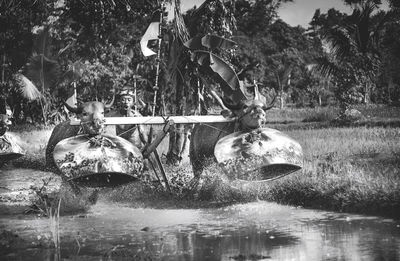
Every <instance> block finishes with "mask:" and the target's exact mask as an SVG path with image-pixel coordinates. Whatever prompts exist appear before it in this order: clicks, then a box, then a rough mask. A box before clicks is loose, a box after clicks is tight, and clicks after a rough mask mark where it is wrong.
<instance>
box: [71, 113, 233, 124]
mask: <svg viewBox="0 0 400 261" xmlns="http://www.w3.org/2000/svg"><path fill="white" fill-rule="evenodd" d="M168 120H172V121H174V122H175V124H195V123H217V122H234V121H235V118H225V117H224V116H222V115H194V116H170V117H168ZM165 122H166V119H165V118H164V117H161V116H155V117H151V116H147V117H106V118H105V122H104V124H106V125H125V124H126V125H130V124H143V125H153V124H165ZM79 124H80V120H71V125H79Z"/></svg>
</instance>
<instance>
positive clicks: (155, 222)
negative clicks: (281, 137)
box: [0, 170, 400, 260]
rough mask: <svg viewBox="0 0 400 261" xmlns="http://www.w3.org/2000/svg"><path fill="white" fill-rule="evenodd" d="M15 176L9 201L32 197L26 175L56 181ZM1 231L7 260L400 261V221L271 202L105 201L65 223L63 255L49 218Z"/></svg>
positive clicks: (12, 220)
mask: <svg viewBox="0 0 400 261" xmlns="http://www.w3.org/2000/svg"><path fill="white" fill-rule="evenodd" d="M25 171H29V170H25ZM16 172H18V173H20V177H21V178H19V179H18V175H14V176H13V177H14V179H15V180H20V183H18V182H16V181H15V182H13V183H10V184H13V185H12V186H11V185H10V184H8V185H7V184H5V182H4V177H6V175H9V174H10V172H7V171H3V172H2V177H3V178H1V180H0V181H2V189H3V192H2V193H1V194H2V195H3V196H4V195H6V193H11V194H9V195H10V196H12V195H13V194H12V193H13V192H14V193H19V192H21V191H25V192H26V193H28V191H26V189H24V188H26V183H24V182H23V180H24V179H23V178H22V177H26V176H27V174H30V177H31V178H30V179H26V180H27V181H28V183H32V182H33V183H35V182H38V179H37V178H39V177H41V176H42V175H51V174H50V173H44V172H36V171H31V172H25V173H22V170H21V171H19V170H18V171H16ZM11 173H15V172H14V171H11ZM35 176H37V178H34V177H35ZM39 183H40V182H39ZM28 194H29V193H28ZM21 195H22V196H24V195H25V194H24V193H22V194H21ZM22 196H21V197H22ZM3 199H4V198H3ZM21 202H22V199H21ZM1 203H2V205H4V202H1ZM0 231H1V234H0V246H1V250H0V260H400V221H396V220H391V219H383V218H379V217H372V216H361V215H350V214H343V213H334V212H326V211H316V210H308V209H302V208H294V207H290V206H282V205H278V204H275V203H269V202H264V201H257V202H252V203H246V204H235V205H231V206H225V207H220V208H202V209H153V208H132V207H130V206H129V205H118V204H115V203H108V202H105V201H100V202H98V203H97V204H96V205H94V206H92V207H91V208H90V210H89V212H88V213H86V214H77V215H68V216H61V217H60V220H59V234H60V242H61V244H60V251H56V250H55V248H54V244H53V241H52V239H53V234H52V232H51V231H52V229H51V222H50V220H49V218H44V217H38V216H36V215H23V214H17V213H11V212H8V211H5V209H3V210H2V212H1V214H0ZM53 232H54V230H53Z"/></svg>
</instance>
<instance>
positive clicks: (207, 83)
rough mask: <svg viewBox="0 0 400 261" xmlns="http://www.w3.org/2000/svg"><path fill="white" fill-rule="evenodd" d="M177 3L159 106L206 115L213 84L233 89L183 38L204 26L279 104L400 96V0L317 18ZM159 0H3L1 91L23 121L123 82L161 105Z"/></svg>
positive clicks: (214, 2)
mask: <svg viewBox="0 0 400 261" xmlns="http://www.w3.org/2000/svg"><path fill="white" fill-rule="evenodd" d="M171 2H172V3H174V4H175V5H176V8H175V9H174V10H173V12H174V20H173V21H167V19H166V13H164V22H163V39H162V45H161V52H160V53H161V56H160V71H159V82H158V86H157V87H158V90H159V92H158V95H157V97H156V108H157V110H156V112H157V114H193V113H206V110H207V108H209V106H210V105H211V104H212V102H213V98H212V96H211V95H210V90H217V91H220V87H224V84H225V81H224V79H221V77H215V70H214V71H212V70H210V67H207V68H206V67H205V66H204V63H203V60H201V62H200V60H199V57H200V56H199V55H198V54H200V53H201V52H199V51H197V53H196V54H197V57H195V56H194V55H193V50H189V49H188V48H187V47H185V45H184V44H185V43H186V42H187V41H188V40H189V39H192V38H193V37H202V36H204V35H207V34H210V35H216V36H220V37H224V38H225V39H231V40H233V41H235V42H236V43H237V45H236V46H235V47H233V46H224V48H210V46H208V48H203V49H202V50H201V51H202V54H204V52H208V55H209V56H210V53H212V55H213V56H212V57H219V58H218V59H221V65H222V64H223V63H226V64H227V65H229V66H231V67H232V68H233V70H234V71H236V72H237V73H238V76H239V78H240V79H243V78H247V79H248V80H250V81H256V82H257V83H258V85H259V87H260V90H261V92H262V93H263V94H264V95H265V96H267V97H269V98H271V97H272V96H275V95H279V97H280V106H281V107H283V106H285V104H287V103H293V104H296V105H298V106H305V105H310V104H311V105H323V104H329V103H331V102H335V101H339V102H340V103H341V104H342V105H344V106H343V107H344V108H345V107H348V105H351V104H354V103H357V102H379V103H382V102H383V103H399V99H400V91H399V81H400V78H399V77H400V76H399V74H398V71H399V68H400V60H399V58H398V57H400V42H399V39H400V29H399V28H400V26H399V23H400V18H399V17H400V15H399V6H398V4H397V2H396V1H389V9H388V10H382V9H381V2H380V1H377V0H375V1H372V0H369V1H356V0H353V1H345V3H346V4H348V5H350V6H351V7H352V8H353V10H354V11H353V13H352V14H345V13H341V12H339V11H337V10H335V9H331V10H329V11H328V12H327V13H321V12H320V11H319V10H316V12H315V15H314V17H313V19H312V21H310V27H309V28H302V27H300V26H297V27H293V26H290V25H288V24H286V23H285V22H284V21H282V20H280V19H279V17H278V15H277V10H278V8H280V6H281V5H283V4H285V2H288V1H280V0H256V1H247V0H238V1H221V0H206V1H205V2H204V3H203V4H202V5H201V6H199V7H195V8H193V9H190V10H188V11H187V12H186V14H184V15H182V14H181V12H180V8H179V5H180V1H178V0H175V1H171ZM171 2H169V1H166V2H165V4H166V5H170V4H172V3H171ZM159 4H160V1H156V0H154V1H133V0H132V1H131V0H124V1H122V0H121V1H107V0H98V1H89V2H86V1H81V0H47V1H33V2H32V1H24V0H19V1H1V3H0V5H1V6H0V12H1V15H0V19H1V20H0V23H1V24H2V25H3V24H4V25H6V26H1V27H0V38H1V39H0V53H1V62H2V78H1V88H0V95H1V100H3V101H4V100H5V99H7V103H8V104H9V105H10V106H11V108H12V109H13V111H14V117H15V118H16V119H17V120H19V121H26V120H32V121H34V122H43V121H44V122H49V121H50V122H57V121H60V120H62V119H64V118H65V112H64V111H63V110H62V106H61V101H62V100H66V99H67V98H68V97H70V96H71V95H72V94H73V93H74V86H75V87H76V91H77V93H78V98H79V100H82V101H85V100H92V99H98V100H107V99H111V96H112V95H113V93H118V91H119V90H121V89H123V88H130V89H133V88H137V91H138V96H139V98H140V99H142V100H143V101H145V102H146V103H147V104H149V105H151V106H149V107H152V105H153V104H152V102H153V99H154V90H155V89H154V86H155V84H156V83H155V75H156V64H157V63H156V59H155V57H154V56H150V57H144V56H143V55H142V53H141V50H140V47H139V42H140V39H141V37H142V36H143V34H144V32H145V30H146V28H147V26H148V25H149V23H150V21H151V18H152V15H153V13H154V11H155V10H157V9H158V8H159V7H160V5H159ZM167 10H169V9H167ZM164 11H165V10H164ZM202 57H204V55H203V56H202ZM210 57H211V56H210ZM201 59H203V58H201ZM316 68H317V69H320V70H316ZM23 76H24V77H26V78H23ZM217 76H218V75H217ZM21 79H25V80H24V81H22V80H21ZM28 81H30V82H31V83H32V84H33V85H34V86H35V87H36V88H37V90H38V91H39V94H35V92H33V91H32V89H29V88H30V87H31V86H32V85H29V84H28V83H29V82H28ZM28 87H29V88H28ZM24 88H25V89H24ZM27 88H28V89H27ZM2 104H3V102H2Z"/></svg>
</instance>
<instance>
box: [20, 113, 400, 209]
mask: <svg viewBox="0 0 400 261" xmlns="http://www.w3.org/2000/svg"><path fill="white" fill-rule="evenodd" d="M358 109H359V110H360V111H362V113H363V115H364V119H363V122H364V123H366V124H354V126H337V125H335V126H331V124H330V123H329V122H330V120H332V119H334V117H335V115H337V114H336V113H337V110H336V109H335V108H315V109H310V108H308V109H286V110H282V111H281V110H271V111H270V112H269V121H270V124H269V125H268V127H272V128H276V129H278V130H281V131H283V132H285V133H286V134H288V135H289V136H291V137H292V138H294V139H295V140H297V141H299V143H300V144H301V145H302V147H303V151H304V168H303V169H302V170H301V171H298V172H296V173H294V174H291V175H289V176H286V177H284V178H281V179H279V180H276V181H272V182H259V183H256V184H237V183H235V184H232V183H229V182H226V180H225V179H224V175H223V174H222V172H221V170H220V169H219V168H218V166H216V164H210V167H209V168H208V169H207V170H206V172H205V175H204V177H203V179H202V185H201V186H199V187H198V189H197V190H196V191H195V192H193V191H190V190H189V188H188V185H187V184H188V181H189V180H190V179H191V175H192V174H191V167H190V164H188V163H187V162H186V163H184V164H183V165H181V166H179V167H174V166H166V170H167V175H168V176H169V179H170V183H171V186H172V189H173V192H174V193H173V194H172V195H171V194H169V193H166V192H165V191H164V190H162V189H160V187H158V186H157V185H154V184H150V183H137V184H129V185H126V186H123V187H120V188H117V189H114V190H110V189H107V190H104V191H103V193H101V195H102V197H103V198H106V199H108V200H112V201H120V202H121V201H124V202H130V203H131V204H134V205H140V206H144V205H146V206H155V207H169V206H170V207H196V206H203V207H204V206H212V205H213V204H217V205H218V204H230V203H232V202H244V201H252V200H256V199H263V200H269V201H275V202H279V203H282V204H290V205H294V206H300V207H307V208H318V209H329V210H335V211H344V212H355V213H365V214H377V215H383V216H391V217H400V128H399V127H393V126H392V124H389V125H385V124H381V123H385V122H391V123H392V122H397V123H399V122H400V109H399V108H395V107H384V106H376V105H375V106H368V107H359V108H358ZM313 121H314V122H313ZM310 122H311V123H310ZM371 122H372V123H380V124H368V123H371ZM288 123H289V124H288ZM318 123H323V124H322V126H323V127H321V125H319V124H318ZM397 126H398V125H397ZM18 132H19V134H20V137H21V139H22V140H24V141H26V144H28V145H29V146H30V147H29V146H28V148H29V149H28V154H27V156H26V157H24V158H23V159H19V160H17V161H16V162H14V164H15V165H18V166H20V167H21V166H23V167H38V168H41V167H42V165H41V164H42V163H43V160H44V148H45V146H43V144H45V142H46V139H47V138H48V137H49V135H50V132H49V130H48V129H44V130H29V131H18ZM30 137H36V139H38V137H41V138H39V140H40V143H41V144H34V143H35V142H33V143H32V144H30V143H29V140H32V138H30ZM32 164H33V166H32ZM35 164H36V165H35Z"/></svg>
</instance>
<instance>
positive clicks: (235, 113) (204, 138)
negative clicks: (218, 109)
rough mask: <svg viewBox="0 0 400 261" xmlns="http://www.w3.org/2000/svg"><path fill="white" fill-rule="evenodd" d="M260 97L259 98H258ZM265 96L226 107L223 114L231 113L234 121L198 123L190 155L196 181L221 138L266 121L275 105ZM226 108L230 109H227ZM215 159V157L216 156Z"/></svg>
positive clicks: (256, 126) (212, 156)
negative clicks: (267, 115) (269, 111)
mask: <svg viewBox="0 0 400 261" xmlns="http://www.w3.org/2000/svg"><path fill="white" fill-rule="evenodd" d="M257 97H258V98H257ZM261 97H262V98H264V97H263V96H259V95H257V96H256V99H254V98H252V99H248V100H242V101H240V102H238V103H237V104H235V105H230V106H229V105H227V104H226V103H224V104H222V103H221V106H224V107H225V110H224V111H223V114H227V113H229V114H230V115H227V116H229V117H234V118H235V121H234V122H228V123H212V124H207V125H201V124H197V125H196V126H195V127H194V128H193V130H192V134H191V139H190V147H189V157H190V162H191V164H192V168H193V174H194V181H196V182H197V181H198V179H199V178H200V175H201V173H202V172H203V170H204V167H205V166H206V164H209V162H210V161H209V160H208V159H212V158H214V148H215V145H216V143H217V141H218V140H219V139H221V138H222V137H224V136H227V135H229V134H231V133H233V132H236V131H250V130H253V129H257V128H260V127H261V126H262V125H263V124H264V122H265V121H266V111H267V110H269V109H271V108H272V107H273V103H274V101H275V98H274V99H273V101H272V102H271V103H270V104H269V105H266V102H265V99H261ZM226 109H229V111H227V110H226ZM214 159H215V158H214Z"/></svg>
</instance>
